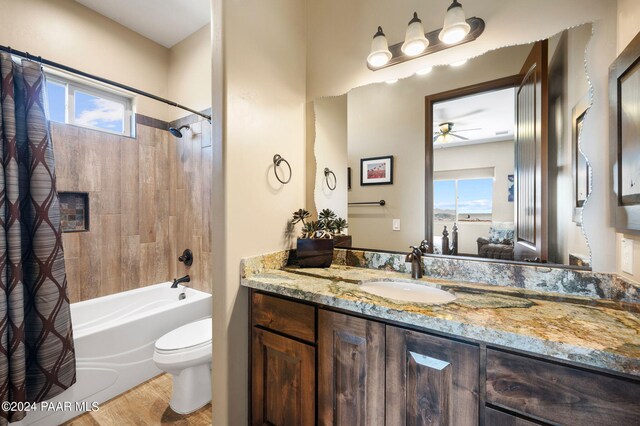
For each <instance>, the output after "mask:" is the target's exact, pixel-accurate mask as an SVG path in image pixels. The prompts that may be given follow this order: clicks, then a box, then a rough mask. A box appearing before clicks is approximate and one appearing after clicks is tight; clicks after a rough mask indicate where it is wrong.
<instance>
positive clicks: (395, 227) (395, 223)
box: [393, 219, 400, 231]
mask: <svg viewBox="0 0 640 426" xmlns="http://www.w3.org/2000/svg"><path fill="white" fill-rule="evenodd" d="M393 230H394V231H399V230H400V219H393Z"/></svg>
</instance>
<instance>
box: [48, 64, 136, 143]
mask: <svg viewBox="0 0 640 426" xmlns="http://www.w3.org/2000/svg"><path fill="white" fill-rule="evenodd" d="M47 101H48V106H49V119H50V120H52V121H58V122H60V123H67V124H74V125H76V126H81V127H87V128H89V129H94V130H99V131H103V132H109V133H115V134H118V135H124V136H133V135H132V129H133V128H134V126H132V120H133V111H132V110H133V107H132V104H133V98H131V97H127V96H125V95H123V94H121V93H118V92H115V91H114V92H112V91H108V90H105V89H103V88H102V87H97V86H91V85H88V84H84V83H81V82H78V81H76V80H75V79H74V80H72V79H66V78H64V77H62V76H59V75H57V74H56V75H51V74H47Z"/></svg>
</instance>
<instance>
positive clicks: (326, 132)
mask: <svg viewBox="0 0 640 426" xmlns="http://www.w3.org/2000/svg"><path fill="white" fill-rule="evenodd" d="M313 107H314V111H315V120H316V121H315V122H316V124H317V125H316V129H315V132H316V140H315V145H314V146H315V148H317V149H315V150H314V154H315V167H313V165H308V167H310V168H311V169H314V170H315V172H316V175H315V180H314V182H315V185H314V195H315V207H316V209H317V211H320V210H322V209H331V210H333V211H334V212H335V213H336V214H337V215H338V217H342V218H344V219H347V166H346V164H347V136H348V135H347V96H346V95H342V96H336V97H331V98H322V99H318V100H317V101H316V102H314V104H313ZM325 167H326V168H329V170H331V171H332V172H334V173H335V175H336V180H335V181H334V180H333V177H332V176H331V177H329V183H330V184H331V185H334V184H335V189H334V190H331V189H329V187H328V185H327V180H326V179H325V175H324V169H325ZM354 171H355V169H353V168H352V169H351V173H352V176H351V178H352V179H354V178H356V177H357V175H354V174H353V173H354ZM356 173H357V172H356ZM348 231H349V229H347V232H348Z"/></svg>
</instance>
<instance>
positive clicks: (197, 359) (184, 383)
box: [153, 318, 212, 414]
mask: <svg viewBox="0 0 640 426" xmlns="http://www.w3.org/2000/svg"><path fill="white" fill-rule="evenodd" d="M211 333H212V329H211V318H207V319H203V320H200V321H196V322H192V323H189V324H186V325H183V326H182V327H178V328H176V329H175V330H173V331H170V332H168V333H167V334H165V335H164V336H162V337H161V338H159V339H158V340H157V341H156V349H155V352H154V354H153V360H154V361H155V363H156V365H157V366H158V368H159V369H161V370H163V371H166V372H167V373H169V374H171V375H172V376H173V394H172V395H171V401H170V402H169V405H170V406H171V409H172V410H173V411H175V412H176V413H179V414H188V413H191V412H193V411H196V410H197V409H199V408H202V407H203V406H204V405H206V404H207V403H209V401H211Z"/></svg>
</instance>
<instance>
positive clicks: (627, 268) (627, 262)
mask: <svg viewBox="0 0 640 426" xmlns="http://www.w3.org/2000/svg"><path fill="white" fill-rule="evenodd" d="M620 244H621V245H622V247H621V249H620V257H621V258H622V259H621V262H620V263H621V265H620V266H621V269H622V272H626V273H627V274H633V240H629V239H627V238H623V239H622V241H621V243H620Z"/></svg>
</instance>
